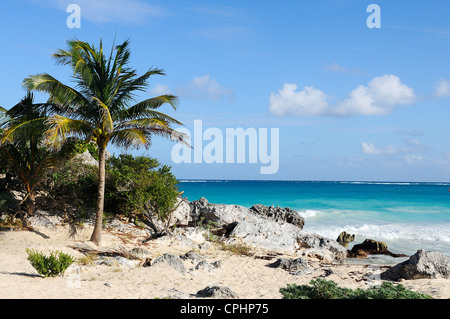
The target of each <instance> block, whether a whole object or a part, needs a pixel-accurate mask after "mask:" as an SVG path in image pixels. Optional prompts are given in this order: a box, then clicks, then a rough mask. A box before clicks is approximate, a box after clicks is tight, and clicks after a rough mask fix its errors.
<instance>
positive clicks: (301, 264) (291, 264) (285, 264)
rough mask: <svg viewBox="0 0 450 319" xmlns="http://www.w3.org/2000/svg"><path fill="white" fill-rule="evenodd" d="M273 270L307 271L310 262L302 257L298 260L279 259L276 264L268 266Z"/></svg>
mask: <svg viewBox="0 0 450 319" xmlns="http://www.w3.org/2000/svg"><path fill="white" fill-rule="evenodd" d="M268 266H269V267H272V268H282V269H285V270H288V271H293V270H297V271H298V270H305V269H307V268H308V261H307V260H306V259H304V258H302V257H299V258H296V259H290V258H278V259H277V260H276V261H275V262H273V263H271V264H269V265H268Z"/></svg>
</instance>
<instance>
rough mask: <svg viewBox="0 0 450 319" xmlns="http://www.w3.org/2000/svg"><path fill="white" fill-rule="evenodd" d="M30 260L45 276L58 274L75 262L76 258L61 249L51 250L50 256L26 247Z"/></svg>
mask: <svg viewBox="0 0 450 319" xmlns="http://www.w3.org/2000/svg"><path fill="white" fill-rule="evenodd" d="M26 252H27V254H28V261H30V263H31V265H32V266H33V267H34V269H36V270H37V272H38V273H39V274H40V275H42V276H44V277H53V276H57V275H59V274H61V273H64V271H65V270H66V269H67V268H69V266H70V265H71V264H72V263H74V262H75V258H74V257H72V256H70V255H68V254H65V253H62V252H60V251H51V252H50V255H49V256H45V255H44V254H42V253H40V252H38V251H36V250H34V249H28V248H27V249H26Z"/></svg>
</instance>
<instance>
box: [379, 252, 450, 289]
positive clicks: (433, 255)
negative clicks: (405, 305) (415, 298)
mask: <svg viewBox="0 0 450 319" xmlns="http://www.w3.org/2000/svg"><path fill="white" fill-rule="evenodd" d="M435 278H445V279H449V278H450V258H449V257H447V256H445V255H443V254H441V253H439V252H434V251H431V252H427V251H425V250H418V251H417V252H416V253H415V254H414V255H412V256H411V257H410V258H409V259H408V260H406V261H404V262H402V263H400V264H397V265H395V266H393V267H391V268H389V269H387V270H386V271H384V272H383V273H381V279H384V280H393V281H397V280H400V279H407V280H410V279H435Z"/></svg>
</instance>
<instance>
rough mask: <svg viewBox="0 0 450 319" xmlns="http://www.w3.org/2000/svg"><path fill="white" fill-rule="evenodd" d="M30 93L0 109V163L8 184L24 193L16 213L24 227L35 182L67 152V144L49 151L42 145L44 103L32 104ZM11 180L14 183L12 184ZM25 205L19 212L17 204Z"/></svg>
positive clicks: (30, 209)
mask: <svg viewBox="0 0 450 319" xmlns="http://www.w3.org/2000/svg"><path fill="white" fill-rule="evenodd" d="M33 99H34V97H33V94H32V93H31V92H27V94H26V96H25V97H24V98H23V99H22V100H21V101H20V102H19V103H18V104H16V105H15V106H13V107H12V108H11V109H9V110H6V109H4V108H0V114H1V118H2V121H1V123H0V127H1V130H2V132H1V134H0V153H1V154H0V155H1V157H2V162H3V163H2V164H3V165H2V166H4V169H5V170H6V175H7V177H10V176H13V177H14V178H7V179H8V180H9V182H10V185H7V186H9V187H11V185H12V188H14V190H16V191H20V192H22V193H23V194H24V196H23V199H22V201H21V203H20V204H19V205H18V209H19V215H20V218H21V219H22V222H23V225H24V227H26V226H27V217H28V216H30V215H32V214H33V212H34V210H35V199H36V193H37V188H38V185H39V183H40V182H41V181H42V178H43V177H44V176H45V174H44V173H45V172H46V170H47V169H50V168H53V167H55V166H56V165H57V163H58V161H59V160H61V158H64V157H66V156H67V155H68V152H69V146H70V147H71V144H70V143H66V147H64V148H62V149H61V150H60V151H59V152H51V151H50V150H49V149H48V148H47V147H46V146H45V145H44V133H45V132H46V131H47V129H48V127H47V125H46V123H45V120H46V118H47V117H46V106H45V104H34V103H33ZM14 181H15V183H14ZM22 204H24V205H25V209H26V213H25V214H23V213H22V210H21V205H22Z"/></svg>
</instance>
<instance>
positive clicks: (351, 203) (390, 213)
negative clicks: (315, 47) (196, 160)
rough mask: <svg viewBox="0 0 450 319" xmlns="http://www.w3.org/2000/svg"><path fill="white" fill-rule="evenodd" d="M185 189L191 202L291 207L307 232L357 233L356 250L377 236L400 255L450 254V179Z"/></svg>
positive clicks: (191, 183)
mask: <svg viewBox="0 0 450 319" xmlns="http://www.w3.org/2000/svg"><path fill="white" fill-rule="evenodd" d="M179 188H180V190H181V191H184V194H183V196H184V197H187V199H188V200H189V201H193V200H197V199H199V198H200V197H205V198H206V199H208V201H209V202H210V203H217V204H236V205H241V206H244V207H247V208H250V207H251V206H253V205H254V204H263V205H268V206H271V205H274V206H280V207H289V208H291V209H294V210H296V211H297V212H298V213H299V214H300V215H301V216H302V217H304V218H305V226H304V228H303V229H304V230H305V231H307V232H310V233H315V234H319V235H323V236H325V237H328V238H331V239H336V238H337V237H338V235H339V233H340V232H342V231H346V232H347V233H351V234H355V237H356V238H355V241H354V242H352V243H350V245H349V248H350V249H351V247H352V246H353V245H354V244H357V243H361V242H363V241H364V239H366V238H371V239H375V240H381V241H384V242H385V243H386V244H387V245H388V249H389V250H390V251H391V252H394V253H403V254H407V255H408V256H409V255H412V254H414V253H415V252H416V251H417V250H419V249H425V250H427V251H439V252H441V253H443V254H445V255H447V256H449V257H450V183H395V182H342V181H341V182H332V181H241V180H181V181H180V185H179ZM374 258H386V257H374ZM390 258H392V257H390ZM388 259H389V258H388ZM385 261H386V260H385Z"/></svg>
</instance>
